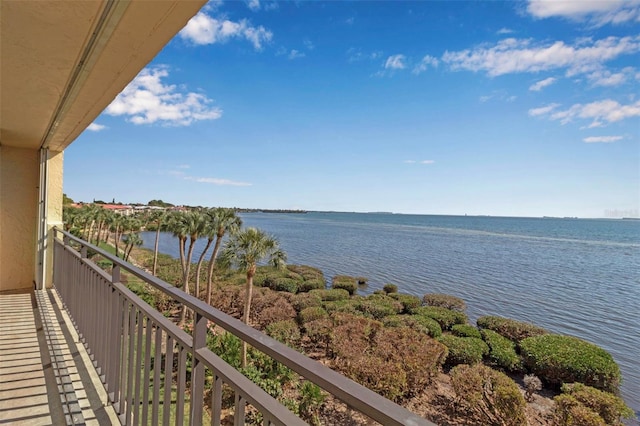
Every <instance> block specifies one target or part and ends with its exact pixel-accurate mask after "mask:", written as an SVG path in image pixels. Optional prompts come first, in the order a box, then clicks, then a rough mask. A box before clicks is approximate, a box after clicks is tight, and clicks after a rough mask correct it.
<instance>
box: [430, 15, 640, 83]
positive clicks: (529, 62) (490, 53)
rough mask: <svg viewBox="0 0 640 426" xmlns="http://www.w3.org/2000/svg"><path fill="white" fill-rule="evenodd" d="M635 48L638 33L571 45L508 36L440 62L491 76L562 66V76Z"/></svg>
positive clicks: (639, 41) (638, 42)
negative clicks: (493, 43) (537, 41)
mask: <svg viewBox="0 0 640 426" xmlns="http://www.w3.org/2000/svg"><path fill="white" fill-rule="evenodd" d="M563 3H564V2H563ZM566 3H570V2H566ZM571 3H578V2H571ZM638 51H640V36H627V37H613V36H612V37H607V38H604V39H601V40H596V41H593V40H590V39H583V40H580V41H579V42H577V43H576V44H575V45H568V44H565V42H563V41H555V42H552V43H544V44H541V43H536V42H534V41H533V40H530V39H515V38H508V39H504V40H501V41H499V42H498V43H497V44H495V45H486V44H484V45H480V46H478V47H475V48H473V49H466V50H461V51H457V52H449V51H447V52H445V53H444V55H443V56H442V61H443V62H445V63H447V64H449V66H450V67H451V69H453V70H468V71H474V72H478V71H484V72H486V73H487V74H488V75H490V76H492V77H495V76H499V75H504V74H511V73H524V72H539V71H547V70H553V69H566V75H567V76H573V75H576V74H581V73H587V72H593V71H596V70H599V69H601V68H602V66H603V64H604V63H605V62H607V61H610V60H613V59H616V58H618V57H619V56H622V55H625V54H632V53H636V52H638Z"/></svg>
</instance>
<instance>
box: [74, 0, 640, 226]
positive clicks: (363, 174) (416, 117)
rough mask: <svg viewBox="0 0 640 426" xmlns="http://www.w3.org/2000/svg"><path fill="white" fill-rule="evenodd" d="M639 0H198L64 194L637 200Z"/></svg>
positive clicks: (499, 211) (319, 202)
mask: <svg viewBox="0 0 640 426" xmlns="http://www.w3.org/2000/svg"><path fill="white" fill-rule="evenodd" d="M639 28H640V1H638V0H627V1H617V0H606V1H566V2H564V1H553V2H552V1H539V0H535V1H534V0H529V1H503V2H499V1H476V2H464V1H449V2H444V1H442V2H438V1H423V2H395V1H394V2H391V1H389V2H384V1H378V2H305V1H298V2H279V1H278V2H276V1H269V2H266V1H264V0H251V1H235V2H210V3H209V4H207V5H206V6H205V7H204V8H203V9H202V10H201V12H200V13H199V14H198V15H196V16H195V17H194V18H193V19H192V20H191V21H190V22H189V24H187V26H186V27H185V28H184V29H183V30H182V32H181V33H179V34H178V35H177V36H176V37H175V38H174V39H173V40H172V41H171V42H170V43H169V44H168V45H167V46H166V47H165V48H164V50H163V51H162V52H160V53H159V54H158V56H157V57H156V58H155V59H154V60H153V61H152V62H151V63H150V64H149V65H148V66H147V67H146V68H145V69H144V70H143V71H142V72H141V73H140V74H139V76H138V77H137V78H136V79H135V80H134V81H133V82H132V83H131V84H130V85H129V86H128V87H127V88H126V89H125V90H124V91H123V92H122V93H121V94H120V95H119V96H118V97H117V98H116V99H115V100H114V102H113V103H112V104H111V105H110V106H109V107H108V108H107V109H106V110H105V111H104V112H103V113H102V114H101V115H100V116H99V117H98V118H97V119H96V120H95V122H94V123H93V124H92V125H91V126H90V127H89V128H88V129H87V130H86V131H85V132H84V133H83V134H82V135H81V136H80V137H79V138H78V139H77V140H76V141H75V142H74V143H73V144H72V145H71V146H70V147H69V148H68V149H67V150H66V152H65V176H64V179H65V180H64V189H65V192H66V193H67V194H68V195H69V196H70V197H72V198H74V199H75V200H82V201H91V200H92V199H94V198H95V199H103V200H105V201H111V200H112V199H113V198H115V199H116V201H122V202H124V203H132V202H143V203H144V202H147V201H149V200H151V199H158V198H160V199H163V200H165V201H169V202H172V203H174V204H186V205H202V206H226V207H234V206H235V207H247V208H272V209H277V208H299V209H306V210H337V211H362V212H366V211H393V212H398V213H421V214H488V215H504V216H543V215H547V216H579V217H617V216H633V215H636V216H637V215H638V213H639V209H640V96H639V95H640V93H638V92H639V91H638V88H639V87H640V60H639V59H640V31H638V29H639Z"/></svg>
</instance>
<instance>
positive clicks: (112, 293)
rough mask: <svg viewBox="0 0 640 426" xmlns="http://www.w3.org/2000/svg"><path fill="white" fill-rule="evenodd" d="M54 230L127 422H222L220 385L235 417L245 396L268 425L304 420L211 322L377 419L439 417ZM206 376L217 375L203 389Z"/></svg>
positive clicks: (84, 332) (96, 354) (78, 313)
mask: <svg viewBox="0 0 640 426" xmlns="http://www.w3.org/2000/svg"><path fill="white" fill-rule="evenodd" d="M54 233H55V238H54V286H55V288H56V290H57V292H58V293H59V295H60V298H61V300H62V301H63V303H64V305H65V308H66V309H67V311H68V313H69V315H70V317H71V318H72V320H73V323H74V326H75V327H76V328H77V330H78V334H79V336H80V338H81V341H82V343H83V344H84V345H85V347H86V348H87V351H88V353H89V354H90V356H91V357H92V360H93V363H94V366H95V367H96V369H97V371H98V374H99V375H100V378H101V380H102V382H103V383H104V386H105V389H106V390H107V393H108V395H109V399H110V401H111V403H112V404H113V406H114V408H115V409H116V411H117V413H118V416H119V418H120V421H121V423H122V424H125V425H130V424H133V425H139V424H144V425H147V424H151V425H159V424H163V425H169V424H170V422H172V423H173V422H175V424H176V425H179V424H180V425H182V424H185V423H187V424H189V425H201V424H203V422H208V419H209V418H210V422H211V424H212V425H220V424H221V417H222V415H223V410H222V397H223V385H227V386H228V387H229V388H230V389H232V391H233V394H234V400H235V406H234V409H233V415H234V424H235V425H243V424H245V413H246V407H247V404H250V405H252V406H253V407H254V408H255V409H257V410H258V411H259V412H260V413H261V414H262V418H263V419H264V420H263V423H264V424H265V425H267V426H268V425H301V424H306V423H305V422H304V421H302V420H301V419H300V418H299V417H298V416H296V415H295V414H294V413H293V412H291V411H289V410H288V409H287V408H286V407H285V406H283V405H282V404H281V403H280V402H278V401H277V400H276V399H275V398H273V397H271V396H270V395H269V394H267V393H266V392H265V391H263V390H262V389H261V388H260V387H258V386H257V385H256V384H254V383H253V382H251V381H250V380H249V379H247V378H246V377H245V376H244V375H242V374H241V373H240V372H239V371H237V370H236V369H234V368H233V367H232V366H230V365H229V364H227V363H226V362H224V361H223V360H222V359H221V358H220V357H218V356H217V355H216V354H214V353H213V352H211V351H210V350H209V349H208V348H207V346H206V338H207V325H208V323H209V321H211V322H212V323H214V324H216V325H218V326H220V327H222V328H223V329H225V330H226V331H227V332H229V333H232V334H234V335H235V336H237V337H238V338H240V339H241V340H244V341H246V342H247V343H248V344H249V345H251V346H252V347H254V348H256V349H257V350H259V351H261V352H263V353H265V354H267V355H269V356H270V357H271V358H273V359H274V360H276V361H278V362H280V363H282V364H283V365H285V366H286V367H288V368H290V369H291V370H293V371H295V372H296V373H298V374H299V375H300V376H302V377H303V378H305V379H306V380H309V381H311V382H313V383H315V384H317V385H318V386H320V387H321V388H322V389H324V390H325V391H327V392H328V393H330V394H332V395H333V396H334V397H336V398H337V399H339V400H341V401H343V402H344V403H345V404H346V405H347V406H348V407H350V408H352V409H355V410H358V411H360V412H361V413H363V414H365V415H366V416H368V417H370V418H371V419H373V420H375V421H377V422H379V423H380V424H383V425H416V426H418V425H425V426H427V425H433V423H430V422H428V421H427V420H425V419H423V418H421V417H419V416H417V415H415V414H413V413H411V412H409V411H408V410H406V409H405V408H403V407H401V406H399V405H397V404H395V403H393V402H392V401H390V400H388V399H386V398H384V397H382V396H380V395H378V394H376V393H375V392H372V391H371V390H369V389H367V388H365V387H363V386H361V385H359V384H357V383H355V382H354V381H352V380H350V379H348V378H346V377H345V376H343V375H341V374H339V373H337V372H335V371H333V370H331V369H330V368H327V367H325V366H323V365H322V364H320V363H319V362H317V361H314V360H312V359H310V358H308V357H306V356H305V355H303V354H301V353H299V352H297V351H295V350H293V349H291V348H289V347H287V346H286V345H283V344H281V343H280V342H278V341H276V340H274V339H272V338H270V337H269V336H267V335H265V334H263V333H262V332H260V331H258V330H256V329H254V328H252V327H249V326H248V325H246V324H244V323H242V322H241V321H239V320H237V319H235V318H233V317H231V316H229V315H227V314H225V313H223V312H221V311H219V310H217V309H215V308H213V307H211V306H210V305H208V304H206V303H204V302H203V301H201V300H199V299H197V298H196V297H193V296H190V295H187V294H186V293H184V292H183V291H181V290H179V289H177V288H175V287H173V286H171V285H169V284H167V283H166V282H164V281H162V280H160V279H158V278H156V277H154V276H152V275H150V274H148V273H147V272H145V271H143V270H141V269H139V268H137V267H135V266H133V265H131V264H129V263H127V262H124V261H123V260H122V259H120V258H117V257H115V256H112V255H111V254H109V253H107V252H105V251H104V250H101V249H100V248H98V247H96V246H94V245H92V244H89V243H87V242H86V241H84V240H82V239H79V238H77V237H75V236H73V235H71V234H70V233H68V232H65V231H62V230H60V229H57V228H55V229H54ZM60 237H62V239H60ZM88 250H92V251H94V252H97V253H99V254H100V255H101V256H103V257H104V258H105V259H108V260H110V261H111V262H112V263H113V270H112V273H111V274H108V273H107V272H105V271H104V270H102V269H101V268H100V267H98V266H97V265H96V264H95V263H94V262H92V261H91V260H90V259H88V258H87V251H88ZM122 270H126V271H127V272H128V273H130V274H132V275H134V276H136V277H138V278H140V279H142V280H143V281H145V282H146V283H147V284H149V285H150V286H152V287H153V288H155V289H157V290H159V291H161V292H163V293H164V294H165V295H167V296H168V297H170V298H172V299H174V300H175V301H177V302H179V303H182V304H184V305H186V306H187V307H188V308H189V309H190V310H192V311H193V312H194V323H193V324H194V325H193V332H192V334H191V335H189V334H188V333H186V332H185V331H183V330H182V329H181V328H179V327H178V326H176V325H175V324H174V323H173V322H171V321H170V320H169V319H167V318H165V317H164V316H163V315H162V314H161V313H160V312H158V311H157V310H155V309H154V308H152V307H151V306H149V305H148V304H147V303H145V302H144V301H143V300H142V299H140V298H139V297H138V296H136V295H135V294H134V293H133V292H131V291H130V290H129V289H128V288H127V287H126V286H125V285H124V284H122V283H121V282H120V274H121V271H122ZM187 376H189V377H187ZM207 376H209V377H211V376H213V380H212V382H211V383H210V384H211V390H210V391H207V392H206V391H205V381H206V377H207ZM188 383H190V389H189V391H187V384H188ZM209 393H210V398H211V399H210V401H206V399H205V398H206V397H208V394H209ZM205 406H208V407H209V410H206V409H205Z"/></svg>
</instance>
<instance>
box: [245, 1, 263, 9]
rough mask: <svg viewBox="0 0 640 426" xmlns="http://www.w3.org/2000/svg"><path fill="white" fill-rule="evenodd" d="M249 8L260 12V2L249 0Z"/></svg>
mask: <svg viewBox="0 0 640 426" xmlns="http://www.w3.org/2000/svg"><path fill="white" fill-rule="evenodd" d="M247 7H248V8H249V9H251V10H253V11H256V10H260V0H249V1H248V2H247Z"/></svg>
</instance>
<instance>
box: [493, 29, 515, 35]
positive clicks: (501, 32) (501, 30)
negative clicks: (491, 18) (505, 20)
mask: <svg viewBox="0 0 640 426" xmlns="http://www.w3.org/2000/svg"><path fill="white" fill-rule="evenodd" d="M513 32H514V31H513V30H512V29H509V28H500V29H499V30H498V31H496V34H501V35H502V34H512V33H513Z"/></svg>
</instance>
